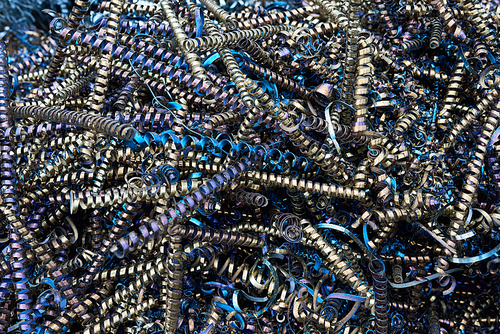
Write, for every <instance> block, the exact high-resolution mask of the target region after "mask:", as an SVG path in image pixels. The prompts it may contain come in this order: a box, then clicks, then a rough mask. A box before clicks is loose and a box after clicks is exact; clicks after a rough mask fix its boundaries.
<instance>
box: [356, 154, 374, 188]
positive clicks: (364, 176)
mask: <svg viewBox="0 0 500 334" xmlns="http://www.w3.org/2000/svg"><path fill="white" fill-rule="evenodd" d="M371 166H372V163H371V162H370V161H369V160H368V159H364V160H363V161H361V163H360V164H359V166H358V168H357V169H356V171H355V172H354V175H353V177H352V181H351V184H352V187H353V188H357V189H370V188H371V185H372V184H373V182H374V181H375V180H374V178H373V174H372V171H371Z"/></svg>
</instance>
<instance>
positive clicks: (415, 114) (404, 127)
mask: <svg viewBox="0 0 500 334" xmlns="http://www.w3.org/2000/svg"><path fill="white" fill-rule="evenodd" d="M421 115H422V112H421V111H420V109H419V108H418V107H414V108H411V109H409V110H406V112H405V113H404V114H403V115H402V116H401V117H400V118H399V119H398V121H397V123H396V125H395V126H394V133H395V135H396V138H398V139H399V140H401V139H402V136H403V135H404V134H405V133H406V132H407V131H408V130H409V129H410V127H411V126H412V125H413V124H415V123H416V122H417V121H418V119H419V118H420V116H421Z"/></svg>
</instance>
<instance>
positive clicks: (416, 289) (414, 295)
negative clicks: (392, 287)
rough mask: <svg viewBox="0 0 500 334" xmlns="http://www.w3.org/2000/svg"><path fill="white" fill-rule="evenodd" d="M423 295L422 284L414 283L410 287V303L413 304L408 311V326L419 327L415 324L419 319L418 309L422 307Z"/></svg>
mask: <svg viewBox="0 0 500 334" xmlns="http://www.w3.org/2000/svg"><path fill="white" fill-rule="evenodd" d="M420 297H422V285H414V286H412V287H411V288H410V305H411V306H412V307H411V308H410V309H409V311H410V312H408V320H409V322H411V323H409V324H408V326H412V327H417V326H415V322H416V321H417V320H418V316H419V315H418V313H417V312H418V311H419V310H420V307H421V301H420V300H421V299H420ZM412 310H414V311H412Z"/></svg>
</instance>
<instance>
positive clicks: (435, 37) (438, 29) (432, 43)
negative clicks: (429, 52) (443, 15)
mask: <svg viewBox="0 0 500 334" xmlns="http://www.w3.org/2000/svg"><path fill="white" fill-rule="evenodd" d="M431 24H432V26H431V35H430V39H429V47H430V48H431V49H437V48H438V47H439V45H440V44H441V34H442V33H443V24H442V23H441V21H439V20H436V19H435V20H433V21H432V23H431Z"/></svg>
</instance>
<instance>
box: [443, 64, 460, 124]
mask: <svg viewBox="0 0 500 334" xmlns="http://www.w3.org/2000/svg"><path fill="white" fill-rule="evenodd" d="M465 74H466V73H465V64H464V63H463V62H462V61H459V62H457V64H456V65H455V69H454V70H453V73H452V75H451V78H450V81H449V83H448V91H447V93H446V97H445V99H444V104H443V106H442V109H441V110H439V111H438V113H437V117H436V119H437V121H436V125H437V126H438V127H440V128H441V129H446V128H447V126H448V123H449V122H450V117H451V114H450V112H451V111H453V109H454V108H455V106H456V105H457V102H458V101H459V99H460V91H461V88H462V83H463V80H464V79H465V78H464V77H465Z"/></svg>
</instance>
